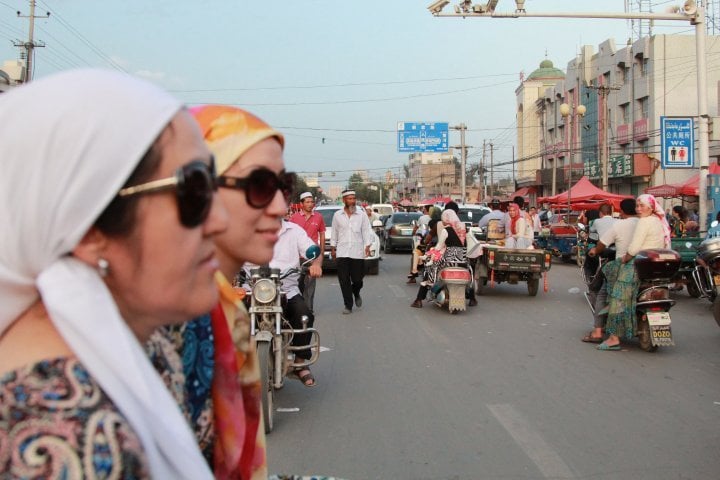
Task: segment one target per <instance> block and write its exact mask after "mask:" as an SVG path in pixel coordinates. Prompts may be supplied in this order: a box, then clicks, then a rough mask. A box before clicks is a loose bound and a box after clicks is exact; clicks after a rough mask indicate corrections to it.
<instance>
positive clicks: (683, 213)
mask: <svg viewBox="0 0 720 480" xmlns="http://www.w3.org/2000/svg"><path fill="white" fill-rule="evenodd" d="M673 212H675V213H677V214H678V217H680V220H682V221H683V222H685V221H687V216H688V211H687V210H686V209H685V207H683V206H682V205H675V206H674V207H673Z"/></svg>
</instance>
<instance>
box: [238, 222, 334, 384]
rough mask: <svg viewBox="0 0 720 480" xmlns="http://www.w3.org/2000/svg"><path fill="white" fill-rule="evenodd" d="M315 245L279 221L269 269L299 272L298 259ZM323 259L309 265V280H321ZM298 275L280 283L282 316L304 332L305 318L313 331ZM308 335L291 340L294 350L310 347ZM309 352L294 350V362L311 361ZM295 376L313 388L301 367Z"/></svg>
mask: <svg viewBox="0 0 720 480" xmlns="http://www.w3.org/2000/svg"><path fill="white" fill-rule="evenodd" d="M313 245H315V242H313V241H312V240H311V239H310V237H308V235H307V233H306V232H305V230H304V229H303V228H302V227H300V226H299V225H296V224H294V223H292V222H288V221H286V220H283V221H282V226H281V228H280V233H279V238H278V241H277V243H276V244H275V247H274V249H273V258H272V260H271V261H270V265H269V266H270V268H277V269H279V270H280V271H281V272H285V271H287V270H289V269H291V268H296V269H298V270H299V269H300V258H301V257H302V256H303V255H304V254H305V252H306V251H307V249H308V248H310V247H311V246H313ZM321 265H322V256H318V257H317V258H316V259H315V260H314V261H313V262H312V263H311V264H310V272H309V273H310V275H311V276H312V277H316V278H317V277H320V276H321V275H322V268H321ZM256 267H257V265H252V264H245V266H244V267H243V269H244V270H245V275H246V278H249V276H250V270H251V269H252V268H256ZM299 280H300V272H297V273H291V274H290V275H288V276H286V277H285V278H283V279H282V291H283V293H284V294H285V303H284V304H283V315H284V316H285V318H286V319H287V320H288V321H289V322H290V325H292V327H293V328H294V329H301V328H303V323H302V318H303V317H304V316H306V317H307V319H308V320H307V326H308V327H312V326H313V323H314V322H315V315H314V314H313V312H312V310H310V308H309V307H308V305H307V303H306V302H305V299H304V298H303V296H302V294H301V293H300V288H299ZM310 339H311V335H310V334H309V333H306V334H298V335H295V336H294V337H293V340H292V345H293V346H295V347H298V346H306V345H309V344H310ZM311 355H312V352H311V351H310V350H309V349H307V350H297V351H296V353H295V356H296V358H300V359H303V360H308V359H310V357H311ZM295 374H296V375H297V377H298V378H299V379H300V381H301V382H302V383H303V385H305V386H306V387H314V386H315V385H316V381H315V377H314V376H313V374H312V372H311V371H310V369H309V368H308V367H303V368H300V369H298V370H296V371H295Z"/></svg>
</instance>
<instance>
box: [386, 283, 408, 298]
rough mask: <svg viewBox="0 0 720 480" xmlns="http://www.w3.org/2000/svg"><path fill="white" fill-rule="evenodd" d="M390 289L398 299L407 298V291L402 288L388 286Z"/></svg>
mask: <svg viewBox="0 0 720 480" xmlns="http://www.w3.org/2000/svg"><path fill="white" fill-rule="evenodd" d="M388 287H389V288H390V290H392V292H393V293H394V294H395V296H396V297H397V298H405V297H406V295H405V291H404V290H403V289H402V288H400V287H399V286H398V285H388Z"/></svg>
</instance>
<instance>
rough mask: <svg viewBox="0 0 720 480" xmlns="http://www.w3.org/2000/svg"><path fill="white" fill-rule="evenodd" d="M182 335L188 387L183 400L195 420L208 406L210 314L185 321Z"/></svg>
mask: <svg viewBox="0 0 720 480" xmlns="http://www.w3.org/2000/svg"><path fill="white" fill-rule="evenodd" d="M182 335H183V348H182V363H183V372H184V373H185V379H186V380H185V384H186V387H187V398H186V402H187V406H188V409H189V413H190V419H191V420H192V422H193V423H195V422H197V420H198V418H199V416H200V414H201V413H202V412H203V410H205V409H206V408H207V401H208V398H209V397H210V389H211V387H212V376H213V369H214V368H215V359H214V353H215V347H214V344H213V332H212V323H211V321H210V314H207V315H203V316H202V317H198V318H195V319H194V320H192V321H191V322H188V323H187V324H186V325H185V329H184V330H183V332H182Z"/></svg>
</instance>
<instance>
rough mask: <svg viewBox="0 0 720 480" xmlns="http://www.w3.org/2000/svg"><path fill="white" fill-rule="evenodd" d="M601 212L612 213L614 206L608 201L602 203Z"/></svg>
mask: <svg viewBox="0 0 720 480" xmlns="http://www.w3.org/2000/svg"><path fill="white" fill-rule="evenodd" d="M600 213H602V214H603V215H611V214H612V207H611V206H610V205H608V204H607V203H603V204H602V205H600Z"/></svg>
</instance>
